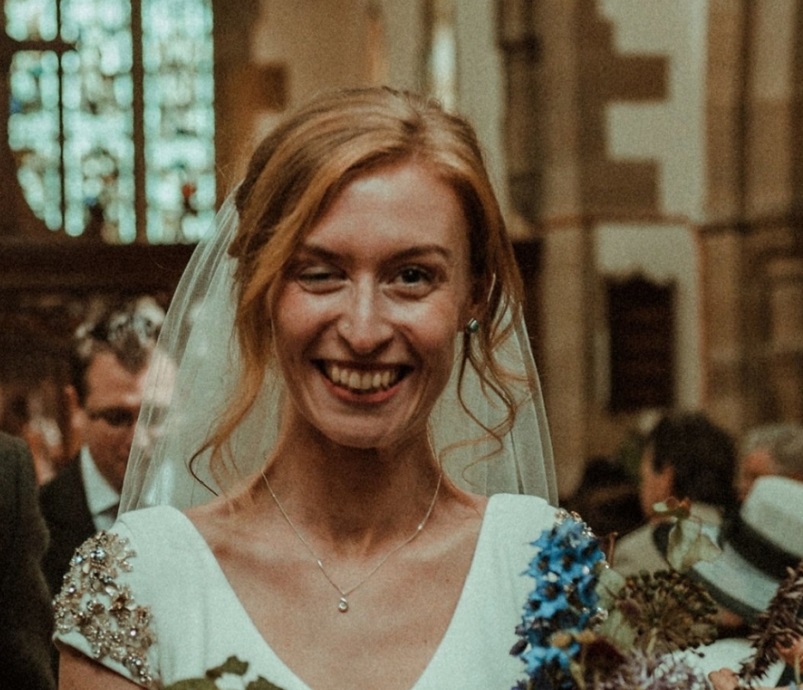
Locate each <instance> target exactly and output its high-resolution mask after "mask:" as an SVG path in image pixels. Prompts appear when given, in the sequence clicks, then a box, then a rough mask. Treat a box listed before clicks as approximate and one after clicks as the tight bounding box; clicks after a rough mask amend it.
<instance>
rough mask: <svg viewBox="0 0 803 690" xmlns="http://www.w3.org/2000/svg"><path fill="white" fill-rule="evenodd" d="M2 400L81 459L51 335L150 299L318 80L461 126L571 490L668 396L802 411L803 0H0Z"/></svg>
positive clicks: (783, 415)
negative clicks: (129, 301) (502, 245)
mask: <svg viewBox="0 0 803 690" xmlns="http://www.w3.org/2000/svg"><path fill="white" fill-rule="evenodd" d="M3 6H4V12H3V13H2V15H0V17H2V19H0V21H2V24H3V25H2V30H0V57H1V58H2V61H3V67H4V73H5V76H6V78H5V79H4V80H2V81H0V102H3V103H5V104H6V117H3V118H0V123H1V124H0V179H1V180H2V184H0V422H1V423H2V428H4V429H5V430H9V431H12V432H19V431H20V430H21V429H22V428H23V426H25V425H29V426H31V427H32V428H36V429H38V432H39V436H38V438H39V440H40V442H41V447H40V448H39V451H40V452H44V453H50V454H52V455H53V460H54V462H58V460H59V458H63V457H71V448H70V443H71V440H70V429H69V421H68V420H67V419H66V418H65V413H64V405H63V400H62V399H61V391H62V388H63V385H64V380H65V376H66V374H65V370H64V366H65V357H64V353H65V348H66V347H67V346H68V343H69V339H70V336H71V334H72V332H73V330H74V329H75V328H76V326H77V325H78V324H79V323H80V322H81V321H82V319H83V318H84V317H85V316H86V314H87V312H88V310H90V309H92V308H93V306H94V305H97V304H98V303H100V302H102V301H103V300H106V299H109V298H111V297H115V296H121V295H133V294H140V293H146V292H147V293H151V294H154V295H156V296H157V297H158V299H159V300H160V301H162V302H163V304H164V305H165V306H167V305H168V304H169V301H170V298H171V294H172V291H173V289H174V288H175V285H176V283H177V280H178V278H179V276H180V275H181V272H182V270H183V268H184V266H185V265H186V263H187V261H188V260H189V257H190V255H191V253H192V250H193V248H194V246H195V244H196V243H197V242H198V241H199V240H200V239H201V238H202V237H203V234H204V231H205V228H207V227H208V226H209V225H210V224H211V222H212V219H213V217H214V212H215V209H216V208H218V207H219V205H220V204H221V202H222V200H223V199H224V198H225V197H226V195H227V194H228V193H229V192H230V191H231V190H232V188H233V187H234V186H235V185H236V184H237V181H238V179H239V176H240V175H241V174H242V172H243V168H244V165H245V162H246V160H247V158H248V155H249V154H250V151H251V149H252V148H253V146H254V145H255V143H256V142H257V141H258V140H259V139H260V137H261V136H262V135H263V134H264V133H265V132H267V131H269V129H270V128H271V127H272V126H273V124H274V123H275V122H276V121H277V120H278V119H279V118H281V116H282V114H283V113H285V112H286V111H287V110H288V109H291V108H293V107H294V106H295V105H297V104H299V103H302V102H303V101H304V100H305V99H306V98H308V97H310V96H311V95H313V94H315V93H318V92H320V91H323V90H326V89H331V88H337V87H345V86H359V85H367V84H389V85H392V86H394V87H398V88H405V89H412V90H416V91H423V92H427V93H430V94H432V95H433V96H435V97H437V98H439V99H440V100H442V102H443V103H444V104H445V105H446V106H447V107H449V108H453V109H455V110H457V111H459V112H461V113H463V114H464V115H466V116H467V117H468V118H469V119H470V120H471V121H472V123H473V124H474V125H475V127H476V129H477V131H478V133H479V136H480V139H481V140H482V143H483V146H484V148H485V154H486V157H487V162H488V166H489V168H490V170H491V173H492V175H493V177H494V183H495V185H496V186H497V190H498V194H499V196H500V198H501V200H502V203H503V208H504V212H505V214H506V220H507V223H508V226H509V229H510V232H511V234H512V237H513V239H514V242H515V247H516V252H517V257H518V259H519V261H520V266H521V269H522V273H523V276H524V279H525V287H526V297H527V302H526V305H525V309H526V315H527V320H528V325H529V328H530V333H531V338H532V346H533V351H534V354H535V359H536V362H537V364H538V367H539V374H540V377H541V382H542V389H543V391H542V392H543V396H544V400H545V404H546V410H547V415H548V417H549V423H550V430H551V435H552V443H553V446H554V451H555V458H556V464H557V468H558V481H559V488H560V491H561V494H562V495H569V494H570V493H571V492H572V491H573V489H574V488H575V487H576V486H577V484H578V482H579V481H580V478H581V475H582V472H583V468H584V465H585V462H586V460H587V459H588V458H591V457H594V456H598V455H611V454H613V453H616V452H617V449H619V448H620V447H621V446H622V444H623V443H624V442H625V440H626V439H627V437H628V434H629V433H630V432H632V430H634V429H638V428H639V426H640V425H643V424H645V423H647V422H648V421H649V420H650V419H651V418H653V417H654V415H655V414H656V413H659V412H661V411H663V410H668V409H690V410H691V409H695V410H703V411H705V412H706V413H707V414H709V415H710V416H711V418H712V419H714V420H716V422H718V423H719V424H721V425H722V426H723V427H725V428H726V429H728V430H729V431H731V432H732V433H734V434H737V435H738V434H740V433H741V432H742V431H743V430H745V429H747V428H748V427H750V426H752V425H755V424H759V423H764V422H772V421H794V422H803V40H800V39H801V37H803V0H778V1H772V2H753V1H752V0H677V1H673V2H665V0H406V1H405V2H399V1H398V0H301V1H299V0H238V1H237V2H230V1H229V0H80V1H72V2H63V1H57V0H5V1H4V2H3Z"/></svg>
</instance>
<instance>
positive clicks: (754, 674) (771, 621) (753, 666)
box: [739, 561, 803, 686]
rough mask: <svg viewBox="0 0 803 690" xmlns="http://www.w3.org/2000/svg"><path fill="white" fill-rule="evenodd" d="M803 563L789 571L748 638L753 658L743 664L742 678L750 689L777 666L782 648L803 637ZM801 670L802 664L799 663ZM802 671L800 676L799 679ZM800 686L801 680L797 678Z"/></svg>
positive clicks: (740, 675) (757, 619)
mask: <svg viewBox="0 0 803 690" xmlns="http://www.w3.org/2000/svg"><path fill="white" fill-rule="evenodd" d="M801 614H803V561H801V562H800V563H798V565H797V567H796V568H794V569H792V568H789V569H788V571H787V576H786V579H784V580H783V581H782V582H781V584H780V585H779V586H778V589H777V590H776V592H775V596H773V598H772V601H770V605H769V606H768V607H767V608H766V609H765V610H764V611H762V612H761V613H760V614H759V615H758V616H757V618H756V622H755V624H754V625H753V626H752V629H751V633H750V635H749V636H748V639H749V640H750V643H751V645H752V647H753V650H754V652H753V656H752V657H751V658H750V659H749V660H748V661H746V662H745V663H743V664H742V666H741V668H740V669H739V678H740V679H741V680H742V682H743V683H744V684H745V685H747V686H752V685H753V684H754V683H755V681H756V680H758V679H759V678H761V677H762V676H764V675H765V674H766V673H767V670H768V669H769V667H770V666H771V665H772V663H773V662H775V661H777V660H778V659H779V658H780V654H779V650H778V645H782V646H784V647H788V646H790V645H791V643H792V642H793V641H794V639H796V638H798V637H803V617H802V616H801ZM798 666H799V662H798ZM799 671H800V669H799V668H797V669H796V672H797V673H798V675H799ZM797 683H798V684H799V683H800V678H797Z"/></svg>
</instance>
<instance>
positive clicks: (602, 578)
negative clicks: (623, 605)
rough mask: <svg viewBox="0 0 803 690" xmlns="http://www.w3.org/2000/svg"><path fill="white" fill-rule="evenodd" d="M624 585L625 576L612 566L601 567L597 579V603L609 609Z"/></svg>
mask: <svg viewBox="0 0 803 690" xmlns="http://www.w3.org/2000/svg"><path fill="white" fill-rule="evenodd" d="M624 585H625V578H624V577H622V575H620V574H619V573H618V572H616V571H615V570H614V569H613V568H603V569H602V570H601V571H600V573H599V580H598V581H597V594H599V605H600V606H601V607H602V608H604V609H611V608H613V607H614V605H615V603H616V597H617V596H618V594H619V592H621V591H622V587H624Z"/></svg>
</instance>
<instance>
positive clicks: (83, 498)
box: [40, 298, 172, 595]
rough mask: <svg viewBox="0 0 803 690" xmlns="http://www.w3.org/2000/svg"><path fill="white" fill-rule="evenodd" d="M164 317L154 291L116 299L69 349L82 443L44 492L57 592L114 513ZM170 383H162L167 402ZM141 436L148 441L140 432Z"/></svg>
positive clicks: (50, 571)
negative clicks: (82, 548)
mask: <svg viewBox="0 0 803 690" xmlns="http://www.w3.org/2000/svg"><path fill="white" fill-rule="evenodd" d="M163 319H164V312H163V311H162V309H161V308H160V307H159V306H158V305H157V304H156V302H155V301H153V300H152V299H150V298H139V299H136V300H131V301H129V302H126V303H124V304H122V305H113V306H112V307H109V308H108V309H106V310H105V311H104V312H103V313H102V314H100V316H99V317H98V318H97V319H93V320H92V321H90V322H89V323H88V324H86V325H84V326H82V327H80V328H79V329H78V331H77V333H76V338H75V342H74V345H73V351H72V353H71V361H70V369H71V379H72V383H71V385H70V386H68V388H67V391H66V394H67V399H68V401H69V404H70V409H71V418H72V423H73V425H74V426H75V428H76V429H77V430H78V431H79V433H80V436H81V438H82V441H83V445H82V446H81V449H80V451H79V453H78V456H77V457H76V458H75V459H74V460H73V461H72V462H70V463H69V464H68V465H67V467H65V469H63V470H62V471H61V472H60V473H59V474H58V475H57V476H56V477H55V478H54V479H53V480H51V481H50V482H48V483H47V484H45V486H43V487H42V489H41V492H40V502H41V506H42V512H43V514H44V516H45V520H46V521H47V525H48V529H49V530H50V546H49V548H48V550H47V553H46V554H45V558H44V561H43V563H44V570H45V576H46V578H47V581H48V585H49V587H50V591H51V593H52V594H53V595H55V594H56V593H58V591H59V590H60V589H61V583H62V579H63V576H64V574H65V573H66V572H67V569H68V567H69V562H70V559H71V558H72V555H73V553H74V551H75V549H76V548H77V547H78V546H80V545H81V544H82V543H83V542H84V541H85V540H86V539H87V538H88V537H90V536H92V535H93V534H95V532H97V531H99V530H102V529H107V528H108V527H110V526H111V525H112V523H113V522H114V520H115V518H116V516H117V508H118V504H119V500H120V492H121V490H122V486H123V477H124V476H125V470H126V465H127V462H128V455H129V452H130V450H131V445H132V443H133V442H134V427H135V424H136V421H137V418H138V416H139V410H140V407H141V405H142V404H143V397H144V395H145V394H146V391H145V378H146V375H147V371H148V367H149V365H150V364H151V360H152V359H153V358H154V353H155V351H156V350H155V348H156V339H157V337H158V332H159V328H160V327H161V323H162V321H163ZM171 388H172V386H171V385H170V382H169V381H165V385H164V386H163V390H161V391H157V394H158V395H160V396H161V397H162V398H163V399H158V398H157V399H156V400H154V401H148V402H153V403H156V404H160V403H162V402H163V403H164V404H165V405H166V404H167V403H168V402H169V396H170V393H171ZM137 442H144V439H138V440H137Z"/></svg>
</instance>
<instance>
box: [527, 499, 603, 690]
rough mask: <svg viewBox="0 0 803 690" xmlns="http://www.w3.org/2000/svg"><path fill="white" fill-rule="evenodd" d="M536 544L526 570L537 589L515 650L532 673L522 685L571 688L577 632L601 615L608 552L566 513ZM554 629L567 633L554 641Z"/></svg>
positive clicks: (589, 532) (576, 653) (568, 689)
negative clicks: (599, 586) (600, 586)
mask: <svg viewBox="0 0 803 690" xmlns="http://www.w3.org/2000/svg"><path fill="white" fill-rule="evenodd" d="M532 546H533V547H535V548H536V554H535V556H534V557H533V559H532V560H531V561H530V563H529V566H528V568H527V570H526V571H525V572H524V574H525V575H528V576H530V577H532V578H533V579H534V580H535V587H534V589H533V590H532V592H531V593H530V595H529V596H528V597H527V601H526V602H525V604H524V613H523V615H522V620H521V624H520V625H519V626H517V628H516V632H517V634H518V635H519V637H520V638H521V640H519V642H518V643H517V644H516V645H515V646H514V647H513V649H512V650H511V654H514V655H515V656H518V657H519V658H520V659H521V660H522V661H523V662H524V663H525V665H526V670H527V675H528V677H529V681H528V682H526V683H524V684H520V686H519V687H524V688H530V689H533V690H535V689H538V688H552V689H560V690H571V689H573V688H574V687H575V683H574V679H573V676H572V672H571V669H572V664H573V663H575V662H576V660H577V657H578V655H579V653H580V648H581V646H580V644H579V642H577V640H576V639H575V638H574V635H576V634H578V633H580V632H582V631H583V630H585V629H586V628H588V627H589V625H591V623H592V620H593V618H594V616H595V614H596V613H597V606H598V603H599V595H598V594H597V591H596V586H597V582H598V574H599V572H600V570H601V568H603V567H604V566H605V555H604V554H603V552H602V549H601V548H600V544H599V541H598V540H597V538H596V537H595V536H594V535H593V534H592V533H591V530H590V529H589V528H588V526H587V525H586V524H585V523H584V522H582V521H581V520H580V519H579V518H577V517H576V516H573V515H570V514H569V513H567V512H565V511H561V512H560V513H559V515H558V520H557V521H556V523H555V525H554V526H553V527H552V528H550V529H547V530H544V531H543V532H542V533H541V535H540V536H539V537H538V539H536V540H535V541H534V542H532ZM556 633H568V634H569V635H568V637H565V642H564V643H563V644H560V645H556V644H554V643H553V642H554V635H555V634H556Z"/></svg>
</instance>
